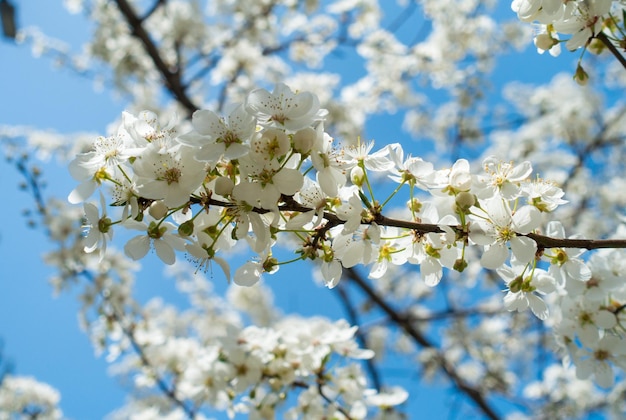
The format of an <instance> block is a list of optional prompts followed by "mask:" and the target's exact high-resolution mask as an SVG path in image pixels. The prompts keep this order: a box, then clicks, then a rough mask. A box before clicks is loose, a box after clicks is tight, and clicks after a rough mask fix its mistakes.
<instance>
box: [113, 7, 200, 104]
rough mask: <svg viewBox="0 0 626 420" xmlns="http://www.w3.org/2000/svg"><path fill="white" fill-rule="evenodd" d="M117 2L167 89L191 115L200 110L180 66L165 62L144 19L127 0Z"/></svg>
mask: <svg viewBox="0 0 626 420" xmlns="http://www.w3.org/2000/svg"><path fill="white" fill-rule="evenodd" d="M115 3H116V4H117V6H118V8H119V10H120V12H121V13H122V15H123V16H124V18H125V19H126V21H127V22H128V25H129V26H130V30H131V34H132V35H133V36H134V37H135V38H137V39H138V40H139V41H140V42H141V44H142V45H143V46H144V49H145V50H146V53H147V54H148V56H149V57H150V59H151V60H152V62H153V63H154V65H155V67H156V68H157V70H158V71H159V73H160V74H161V76H162V77H163V82H164V83H165V87H166V88H167V90H169V91H170V93H171V94H172V95H173V96H174V98H175V99H176V100H177V101H178V102H179V103H180V104H181V105H182V106H183V107H184V108H185V109H186V110H187V111H189V115H191V114H193V113H194V112H195V111H196V110H198V106H197V105H196V104H194V103H193V102H192V101H191V98H189V96H188V95H187V90H186V87H185V86H183V84H182V81H181V73H180V67H176V68H175V69H174V70H172V69H170V66H169V65H167V64H166V63H165V61H164V60H163V58H162V57H161V53H160V52H159V50H158V48H157V46H156V44H155V43H154V41H153V40H152V38H150V35H149V34H148V32H146V30H145V29H144V27H143V21H142V19H141V18H139V16H137V14H136V13H135V11H134V10H133V8H132V7H131V6H130V4H129V3H128V1H127V0H115Z"/></svg>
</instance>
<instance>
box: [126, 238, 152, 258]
mask: <svg viewBox="0 0 626 420" xmlns="http://www.w3.org/2000/svg"><path fill="white" fill-rule="evenodd" d="M149 250H150V238H149V237H148V236H147V235H139V236H135V237H134V238H132V239H131V240H130V241H128V242H126V245H124V253H125V254H126V255H128V256H129V257H131V258H132V259H133V260H135V261H137V260H140V259H142V258H143V257H145V256H146V254H147V253H148V251H149Z"/></svg>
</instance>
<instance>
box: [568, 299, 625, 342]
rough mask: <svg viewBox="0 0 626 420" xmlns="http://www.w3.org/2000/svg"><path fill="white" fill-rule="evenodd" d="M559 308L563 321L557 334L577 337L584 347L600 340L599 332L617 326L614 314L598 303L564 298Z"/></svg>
mask: <svg viewBox="0 0 626 420" xmlns="http://www.w3.org/2000/svg"><path fill="white" fill-rule="evenodd" d="M560 306H561V312H562V314H563V319H562V320H561V323H560V324H559V326H558V331H559V334H562V335H565V336H569V337H574V336H577V337H578V338H579V339H580V341H581V342H582V343H583V344H584V345H586V346H592V345H593V344H594V343H596V342H597V341H598V340H599V339H600V336H601V334H602V332H601V330H608V329H611V328H613V327H615V326H616V325H617V318H616V316H615V314H614V313H613V312H611V311H609V310H607V309H606V308H603V307H602V304H601V303H600V302H591V301H587V300H585V299H584V298H583V299H581V298H571V297H567V296H566V297H564V298H563V299H562V301H561V305H560Z"/></svg>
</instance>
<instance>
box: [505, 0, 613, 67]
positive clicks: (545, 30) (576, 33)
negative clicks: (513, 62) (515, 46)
mask: <svg viewBox="0 0 626 420" xmlns="http://www.w3.org/2000/svg"><path fill="white" fill-rule="evenodd" d="M511 8H512V9H513V11H514V12H516V13H517V16H518V18H519V19H520V20H521V21H523V22H538V23H539V25H540V29H539V31H538V33H537V34H536V36H535V45H536V46H537V49H538V50H539V52H544V51H549V52H550V54H551V55H554V56H556V55H558V54H559V53H560V52H561V43H562V42H565V47H566V48H567V49H568V50H570V51H574V50H576V49H578V48H581V47H584V48H587V47H588V46H589V44H590V43H591V42H592V40H593V39H594V38H595V37H596V36H597V35H598V34H600V33H601V32H602V31H603V30H605V29H608V32H609V33H610V32H611V29H612V28H615V27H616V25H618V24H619V23H620V21H621V18H622V12H621V11H622V10H623V9H622V8H623V5H622V3H621V2H618V1H612V0H576V1H565V2H564V1H561V0H514V1H513V2H512V4H511ZM559 34H561V35H566V36H569V38H568V39H567V40H565V41H561V40H560V37H559Z"/></svg>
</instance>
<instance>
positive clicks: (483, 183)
mask: <svg viewBox="0 0 626 420" xmlns="http://www.w3.org/2000/svg"><path fill="white" fill-rule="evenodd" d="M483 167H484V170H485V172H487V176H479V177H477V178H476V182H475V185H474V189H473V191H474V192H475V193H476V195H477V196H478V198H482V199H487V198H492V197H494V196H495V195H496V193H498V194H500V195H501V196H502V197H503V198H504V199H505V200H513V199H514V198H517V197H519V195H520V190H521V187H520V184H521V181H524V180H526V179H527V178H528V176H529V175H530V174H531V173H532V171H533V168H532V165H531V164H530V162H528V161H525V162H522V163H520V164H519V165H513V164H512V163H511V162H501V161H500V160H499V159H498V158H497V157H495V156H489V157H488V158H486V159H485V160H484V161H483Z"/></svg>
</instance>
